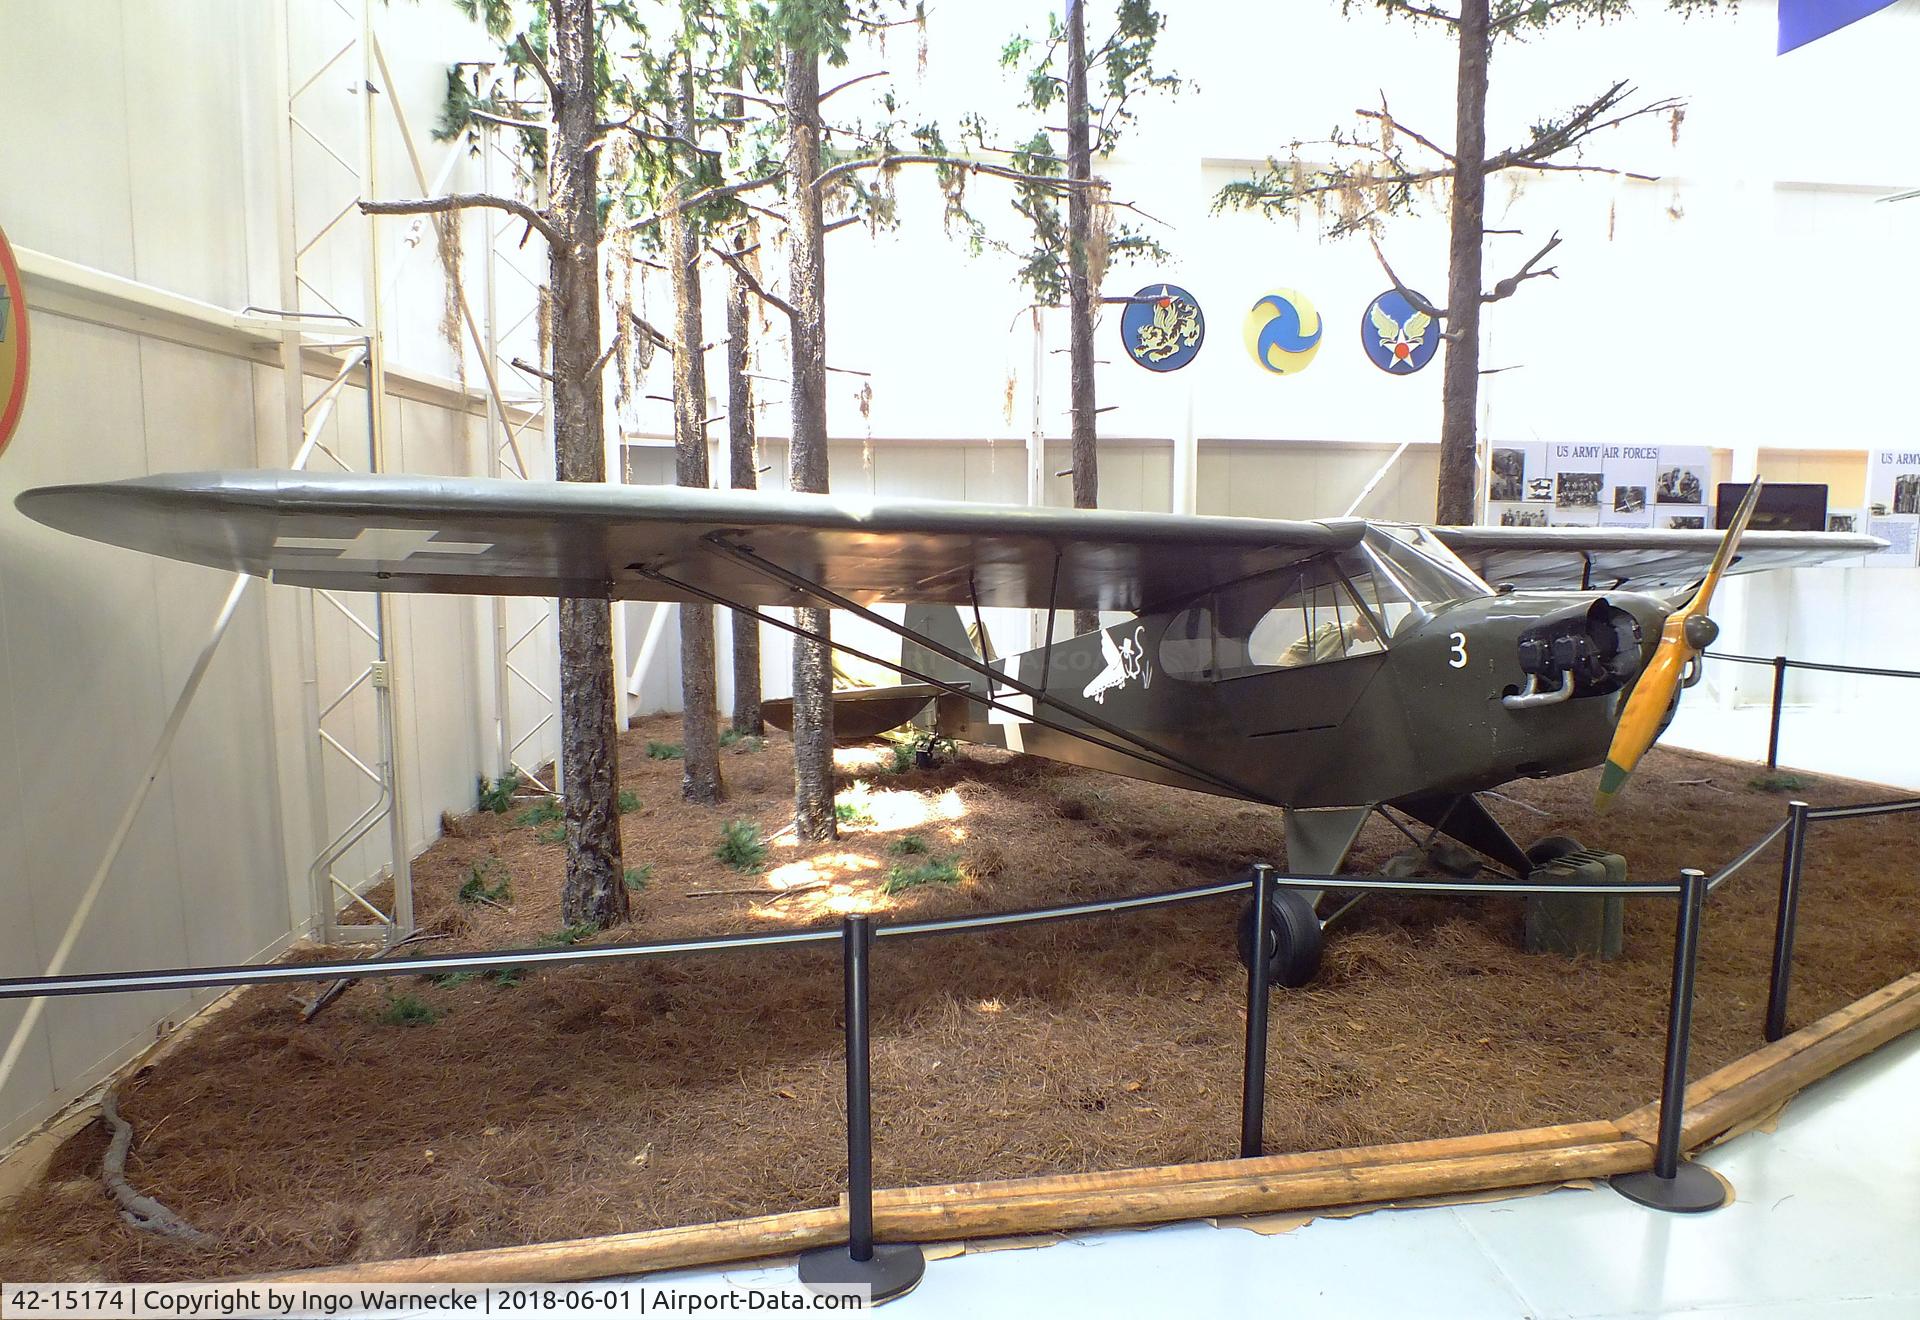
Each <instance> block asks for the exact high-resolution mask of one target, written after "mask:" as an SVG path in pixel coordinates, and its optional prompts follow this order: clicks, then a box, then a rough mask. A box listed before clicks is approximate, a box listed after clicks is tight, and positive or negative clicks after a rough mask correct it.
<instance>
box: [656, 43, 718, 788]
mask: <svg viewBox="0 0 1920 1320" xmlns="http://www.w3.org/2000/svg"><path fill="white" fill-rule="evenodd" d="M679 121H680V122H679V131H680V133H681V135H682V136H684V137H686V138H687V139H688V140H689V141H693V140H694V134H695V133H696V132H697V131H698V130H697V129H696V128H695V126H694V122H693V71H692V70H691V69H690V68H687V69H682V70H681V73H680V113H679ZM674 196H675V197H676V198H677V197H678V196H679V193H678V191H677V190H676V192H675V194H674ZM666 240H667V254H666V255H667V266H668V271H669V275H668V278H669V280H670V281H671V282H672V285H673V317H674V326H673V339H674V346H673V445H674V464H673V470H674V480H675V482H676V483H677V484H679V485H682V486H689V487H693V488H695V489H698V490H705V489H707V487H708V485H709V484H710V479H709V474H708V470H707V368H706V355H705V354H704V353H702V352H701V351H700V345H701V340H702V331H703V326H702V325H701V309H700V232H699V225H698V223H697V222H696V221H695V220H694V218H693V217H692V216H691V215H689V214H687V213H686V212H685V211H676V210H672V209H671V208H670V209H669V210H668V212H667V218H666ZM718 704H719V703H718V702H717V700H716V699H715V690H714V677H713V606H711V605H706V604H699V603H694V602H687V603H684V604H682V605H681V606H680V707H681V717H680V720H681V742H682V751H681V761H680V795H681V796H682V797H684V798H685V799H686V800H687V801H689V802H702V803H713V802H718V801H719V800H720V799H721V797H723V796H724V795H725V792H726V789H725V786H724V785H723V784H722V783H721V782H720V727H719V717H718V713H717V707H718Z"/></svg>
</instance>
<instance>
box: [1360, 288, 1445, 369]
mask: <svg viewBox="0 0 1920 1320" xmlns="http://www.w3.org/2000/svg"><path fill="white" fill-rule="evenodd" d="M1367 316H1368V319H1370V320H1371V321H1372V322H1373V329H1374V332H1375V333H1376V334H1378V335H1379V336H1380V347H1381V348H1384V349H1386V350H1387V352H1388V353H1390V354H1392V356H1393V362H1392V366H1395V367H1405V368H1407V370H1409V371H1411V370H1413V351H1414V350H1415V349H1417V348H1419V347H1420V345H1421V344H1422V343H1423V342H1425V340H1426V337H1427V327H1428V326H1430V325H1432V324H1433V318H1432V317H1431V316H1428V315H1427V314H1426V313H1425V312H1422V311H1417V310H1416V311H1415V312H1414V313H1413V315H1411V316H1409V317H1408V318H1407V319H1406V320H1405V321H1396V320H1394V319H1393V318H1392V317H1391V316H1388V315H1387V314H1386V312H1385V310H1383V309H1382V308H1381V306H1380V304H1379V303H1375V304H1374V305H1373V307H1372V309H1371V310H1370V311H1369V312H1368V313H1367Z"/></svg>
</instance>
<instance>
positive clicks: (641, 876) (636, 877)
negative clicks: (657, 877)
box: [621, 862, 653, 894]
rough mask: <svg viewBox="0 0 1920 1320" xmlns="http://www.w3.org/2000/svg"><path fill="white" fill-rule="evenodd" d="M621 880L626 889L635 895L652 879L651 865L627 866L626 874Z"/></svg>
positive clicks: (649, 863) (644, 863) (648, 863)
mask: <svg viewBox="0 0 1920 1320" xmlns="http://www.w3.org/2000/svg"><path fill="white" fill-rule="evenodd" d="M621 879H622V880H624V881H625V882H626V885H627V888H628V889H630V890H631V891H633V892H634V893H636V894H637V893H639V892H640V891H641V890H643V889H645V888H646V887H647V881H649V880H651V879H653V863H652V862H643V863H641V864H640V865H639V866H629V867H628V868H627V873H626V874H625V875H623V876H622V877H621Z"/></svg>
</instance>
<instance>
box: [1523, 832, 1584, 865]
mask: <svg viewBox="0 0 1920 1320" xmlns="http://www.w3.org/2000/svg"><path fill="white" fill-rule="evenodd" d="M1585 846H1586V845H1584V844H1582V843H1581V842H1580V840H1578V839H1574V838H1569V837H1568V836H1567V835H1565V834H1549V835H1547V836H1546V837H1545V838H1541V839H1535V840H1534V841H1533V846H1532V847H1530V848H1528V849H1527V860H1528V861H1529V862H1532V863H1533V864H1534V865H1535V866H1544V865H1545V864H1546V863H1548V862H1551V861H1555V860H1557V859H1559V858H1562V857H1565V856H1566V855H1567V854H1568V853H1577V852H1579V851H1580V850H1581V849H1582V848H1583V847H1585Z"/></svg>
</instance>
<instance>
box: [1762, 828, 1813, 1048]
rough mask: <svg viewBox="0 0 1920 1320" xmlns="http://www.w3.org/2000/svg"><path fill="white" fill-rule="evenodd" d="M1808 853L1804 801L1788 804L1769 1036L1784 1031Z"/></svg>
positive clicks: (1775, 927)
mask: <svg viewBox="0 0 1920 1320" xmlns="http://www.w3.org/2000/svg"><path fill="white" fill-rule="evenodd" d="M1806 855H1807V804H1806V803H1804V802H1801V801H1798V800H1797V799H1796V800H1795V801H1793V802H1789V803H1788V804H1787V837H1786V850H1785V852H1784V853H1783V854H1782V855H1781V859H1780V909H1779V911H1778V912H1777V913H1776V914H1775V915H1774V919H1773V976H1772V977H1771V979H1770V980H1769V981H1768V982H1767V1021H1766V1026H1765V1032H1766V1037H1767V1039H1768V1040H1770V1041H1772V1040H1779V1039H1780V1038H1781V1037H1782V1036H1784V1035H1786V1034H1787V993H1788V990H1789V988H1790V985H1791V983H1792V981H1793V932H1794V925H1795V923H1796V922H1797V920H1798V918H1799V913H1800V869H1801V866H1802V864H1803V863H1804V861H1805V859H1806Z"/></svg>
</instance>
